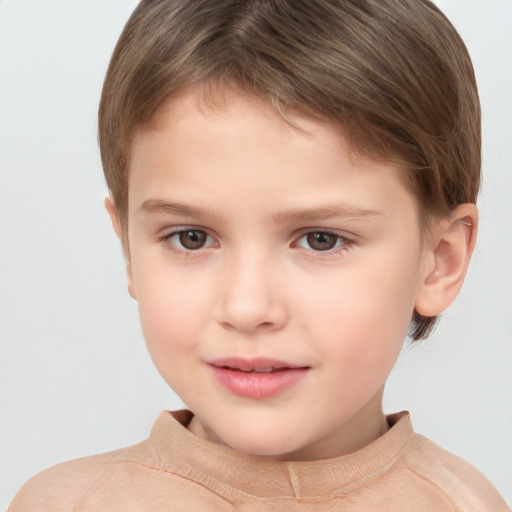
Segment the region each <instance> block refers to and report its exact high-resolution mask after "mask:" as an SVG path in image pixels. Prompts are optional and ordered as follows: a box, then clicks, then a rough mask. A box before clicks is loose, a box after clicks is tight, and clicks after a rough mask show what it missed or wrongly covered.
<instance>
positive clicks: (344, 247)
mask: <svg viewBox="0 0 512 512" xmlns="http://www.w3.org/2000/svg"><path fill="white" fill-rule="evenodd" d="M187 232H198V233H203V234H204V235H205V236H206V237H207V239H208V238H210V239H211V238H212V237H211V236H210V235H209V234H208V233H207V232H206V231H205V230H203V229H197V228H193V227H190V228H188V227H186V228H180V229H176V230H174V231H172V232H170V233H167V234H166V235H164V236H161V237H160V238H159V241H160V242H161V243H162V245H163V246H164V247H165V248H166V249H168V250H170V251H172V252H173V253H176V254H180V255H183V256H185V257H187V256H192V254H193V253H195V252H198V251H199V250H200V249H204V248H205V246H201V247H198V248H197V249H187V248H182V247H179V246H178V244H177V243H173V242H172V241H171V240H172V239H173V238H174V237H176V236H179V235H181V234H183V233H187ZM319 234H322V235H328V236H333V237H336V241H335V244H336V245H335V246H334V247H333V248H331V249H325V250H315V249H313V248H312V247H311V246H310V247H309V248H306V247H303V249H306V250H309V251H312V252H313V253H315V254H318V255H321V256H326V257H328V256H334V255H338V254H341V253H343V252H346V251H349V250H351V249H352V248H353V247H354V246H355V245H356V243H355V241H354V240H353V239H350V238H348V237H346V236H344V235H340V234H339V233H336V232H334V231H330V230H328V229H317V230H309V231H306V232H304V233H303V234H301V235H300V236H299V237H298V238H297V239H296V240H295V241H294V242H293V243H292V247H300V246H299V245H298V244H299V241H300V240H302V239H304V238H307V237H308V236H310V235H319ZM306 243H307V242H306ZM338 244H339V245H338ZM209 246H210V245H208V246H206V247H209Z"/></svg>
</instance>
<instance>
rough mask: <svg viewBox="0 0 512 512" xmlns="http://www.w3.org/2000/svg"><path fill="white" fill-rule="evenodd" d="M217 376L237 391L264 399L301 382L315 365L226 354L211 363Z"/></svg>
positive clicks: (229, 387) (224, 385)
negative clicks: (224, 357) (229, 356)
mask: <svg viewBox="0 0 512 512" xmlns="http://www.w3.org/2000/svg"><path fill="white" fill-rule="evenodd" d="M209 365H210V367H211V368H212V370H213V374H214V376H215V378H216V380H217V381H218V382H219V383H220V384H221V385H222V386H223V387H224V388H226V389H227V390H228V391H229V392H231V393H232V394H234V395H237V396H241V397H245V398H252V399H263V398H270V397H272V396H275V395H278V394H280V393H282V392H284V391H285V390H288V389H289V388H291V387H292V386H294V385H295V384H297V383H298V382H299V381H300V380H302V378H303V377H304V376H305V375H306V374H307V372H308V371H309V370H310V369H311V368H310V367H309V366H300V365H296V364H293V363H288V362H285V361H277V360H274V359H266V358H256V359H241V358H226V359H218V360H215V361H212V362H210V363H209Z"/></svg>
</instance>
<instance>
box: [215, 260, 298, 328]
mask: <svg viewBox="0 0 512 512" xmlns="http://www.w3.org/2000/svg"><path fill="white" fill-rule="evenodd" d="M223 277H224V279H223V282H222V285H221V286H220V288H221V290H222V291H221V297H219V298H220V311H219V320H220V323H221V324H222V325H223V326H224V327H225V328H228V329H234V330H237V331H239V332H242V333H245V334H255V333H258V332H270V331H275V330H279V329H282V328H283V327H284V325H285V324H286V322H287V320H288V311H287V308H286V305H285V301H284V297H283V287H282V282H281V279H282V276H281V275H280V273H279V270H278V268H277V266H276V265H273V264H272V263H271V262H269V261H268V260H265V259H264V258H261V257H257V256H255V255H250V256H246V255H238V257H236V258H233V260H231V261H229V262H226V268H225V272H223Z"/></svg>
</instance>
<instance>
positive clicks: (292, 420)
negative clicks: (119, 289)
mask: <svg viewBox="0 0 512 512" xmlns="http://www.w3.org/2000/svg"><path fill="white" fill-rule="evenodd" d="M295 121H296V122H298V123H299V124H300V126H301V127H302V128H303V129H304V130H303V131H301V130H297V129H296V128H293V127H292V126H290V125H289V124H287V123H285V122H284V121H283V120H282V119H281V118H280V117H279V116H278V115H277V114H276V113H275V112H274V111H273V110H272V109H271V107H270V106H267V105H266V104H265V103H263V102H259V101H257V100H255V99H248V98H244V97H240V96H236V95H235V94H234V93H226V102H225V105H224V104H223V105H222V106H217V107H216V108H211V107H208V106H204V105H203V106H202V107H198V104H197V101H196V94H195V92H194V90H192V89H190V90H187V91H184V92H183V93H182V94H180V95H179V96H176V97H174V98H172V99H171V100H170V101H168V102H167V103H166V104H165V105H164V107H162V108H161V109H160V112H159V115H158V117H157V119H156V120H155V126H154V127H153V128H151V129H145V130H142V131H140V132H139V133H138V135H137V137H136V139H135V142H134V147H133V158H132V165H131V169H130V192H129V205H130V206H129V216H128V219H129V220H128V240H129V249H130V264H129V280H130V290H131V293H132V295H133V296H134V297H135V298H136V299H137V301H138V303H139V308H140V316H141V322H142V328H143V331H144V335H145V338H146V342H147V345H148V347H149V351H150V353H151V355H152V357H153V360H154V362H155V364H156V366H157V367H158V369H159V371H160V373H161V374H162V376H163V377H164V379H165V380H166V381H167V382H168V383H169V385H170V386H171V387H172V388H173V389H174V390H175V391H176V393H177V394H178V395H179V396H180V397H181V398H182V399H183V401H184V402H185V404H186V405H187V406H188V407H189V408H190V409H191V410H192V411H193V412H194V413H195V415H196V417H195V418H194V420H193V422H192V425H191V427H190V428H191V430H192V431H193V432H196V433H198V434H199V435H202V436H204V437H207V438H209V439H212V440H216V441H220V442H224V443H226V444H228V445H229V446H231V447H233V448H235V449H236V450H239V451H242V452H246V453H252V454H257V455H274V456H278V455H280V456H282V457H283V458H290V459H292V458H295V459H303V460H307V459H315V458H323V457H328V456H335V455H339V454H341V453H343V452H349V451H353V450H354V449H357V448H359V447H361V446H362V445H364V444H367V443H368V442H370V441H371V440H373V439H374V438H375V437H377V436H378V435H379V433H381V430H382V428H383V415H382V410H381V395H382V390H383V386H384V383H385V381H386V378H387V376H388V374H389V372H390V371H391V368H392V366H393V364H394V363H395V360H396V358H397V356H398V354H399V351H400V348H401V345H402V342H403V340H404V338H405V336H406V332H407V329H408V326H409V323H410V320H411V317H412V314H413V310H414V306H415V301H416V298H417V296H418V294H419V293H420V289H421V285H422V283H423V282H424V280H425V272H426V270H425V267H426V264H425V262H426V260H427V259H428V255H429V251H428V250H427V248H426V244H425V243H424V240H423V238H422V235H421V231H420V226H419V221H418V211H417V204H416V201H415V199H414V197H413V196H412V195H411V193H410V192H409V191H408V190H407V188H406V187H405V185H404V184H403V183H402V181H401V179H400V177H399V171H398V169H396V168H394V167H392V166H390V165H386V164H383V163H377V162H374V161H370V160H364V159H360V158H359V159H358V158H356V157H353V158H351V155H350V154H349V153H348V152H347V149H346V147H345V146H344V140H343V138H342V136H341V134H340V132H339V130H337V129H336V128H335V127H334V126H331V125H329V124H326V123H321V122H319V121H315V120H313V119H310V118H306V117H301V116H297V117H296V118H295ZM275 367H279V368H281V370H277V371H276V369H275ZM255 368H258V369H259V370H260V371H242V370H254V369H255ZM272 368H274V370H273V371H272V373H269V372H268V370H270V369H272Z"/></svg>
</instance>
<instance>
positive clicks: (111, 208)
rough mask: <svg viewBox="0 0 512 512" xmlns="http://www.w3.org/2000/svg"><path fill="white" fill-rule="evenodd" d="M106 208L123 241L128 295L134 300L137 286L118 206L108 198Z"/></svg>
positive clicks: (118, 235) (116, 231)
mask: <svg viewBox="0 0 512 512" xmlns="http://www.w3.org/2000/svg"><path fill="white" fill-rule="evenodd" d="M105 208H106V210H107V212H108V214H109V216H110V221H111V222H112V227H113V228H114V231H115V233H116V235H117V237H118V238H119V240H120V241H121V244H122V246H123V253H124V258H125V262H126V277H127V279H128V293H129V294H130V296H131V297H132V298H134V299H137V297H136V296H135V286H134V282H133V272H132V265H131V262H130V255H129V252H128V246H127V243H126V240H125V235H124V233H123V229H122V227H121V222H120V220H119V213H118V211H117V208H116V205H115V204H114V201H113V200H112V198H111V197H110V196H107V197H106V198H105Z"/></svg>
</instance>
